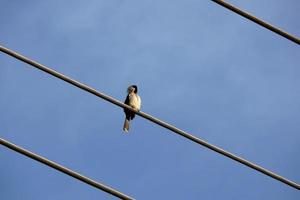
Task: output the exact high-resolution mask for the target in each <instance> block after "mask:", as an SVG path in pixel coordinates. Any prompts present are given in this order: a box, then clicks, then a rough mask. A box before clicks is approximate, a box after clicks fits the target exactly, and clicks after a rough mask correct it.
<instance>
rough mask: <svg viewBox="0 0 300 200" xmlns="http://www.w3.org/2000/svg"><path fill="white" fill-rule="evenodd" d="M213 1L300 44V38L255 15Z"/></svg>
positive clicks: (225, 3)
mask: <svg viewBox="0 0 300 200" xmlns="http://www.w3.org/2000/svg"><path fill="white" fill-rule="evenodd" d="M212 1H213V2H215V3H217V4H219V5H221V6H223V7H225V8H227V9H229V10H231V11H233V12H235V13H237V14H239V15H241V16H243V17H245V18H247V19H249V20H251V21H253V22H255V23H257V24H259V25H261V26H263V27H265V28H266V29H269V30H270V31H273V32H274V33H277V34H279V35H281V36H282V37H285V38H286V39H288V40H290V41H293V42H295V43H297V44H300V39H299V38H297V37H295V36H293V35H291V34H289V33H287V32H285V31H282V30H280V29H279V28H276V27H274V26H272V25H271V24H269V23H267V22H264V21H263V20H261V19H258V18H257V17H255V16H253V15H251V14H249V13H247V12H245V11H242V10H241V9H239V8H237V7H235V6H233V5H231V4H229V3H227V2H225V1H223V0H212Z"/></svg>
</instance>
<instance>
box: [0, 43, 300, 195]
mask: <svg viewBox="0 0 300 200" xmlns="http://www.w3.org/2000/svg"><path fill="white" fill-rule="evenodd" d="M0 51H2V52H3V53H6V54H7V55H10V56H12V57H14V58H16V59H18V60H21V61H23V62H25V63H28V64H29V65H31V66H33V67H35V68H38V69H40V70H42V71H44V72H46V73H48V74H51V75H53V76H55V77H57V78H59V79H61V80H63V81H66V82H68V83H70V84H72V85H74V86H76V87H78V88H80V89H83V90H85V91H87V92H89V93H91V94H94V95H96V96H98V97H100V98H102V99H104V100H106V101H109V102H110V103H113V104H115V105H117V106H119V107H122V108H126V109H128V110H130V111H132V112H134V113H136V114H137V115H139V116H141V117H143V118H145V119H148V120H149V121H152V122H153V123H155V124H158V125H160V126H162V127H164V128H166V129H169V130H170V131H172V132H174V133H177V134H179V135H181V136H183V137H185V138H187V139H189V140H191V141H193V142H195V143H197V144H200V145H202V146H205V147H207V148H209V149H211V150H213V151H215V152H217V153H219V154H222V155H224V156H226V157H228V158H231V159H232V160H235V161H237V162H239V163H241V164H243V165H246V166H248V167H250V168H252V169H254V170H256V171H259V172H261V173H263V174H265V175H267V176H269V177H272V178H273V179H276V180H278V181H281V182H282V183H285V184H287V185H289V186H291V187H294V188H296V189H298V190H300V185H299V184H297V183H295V182H293V181H291V180H288V179H287V178H284V177H282V176H279V175H278V174H276V173H274V172H272V171H270V170H267V169H265V168H263V167H261V166H259V165H256V164H254V163H252V162H250V161H248V160H246V159H243V158H241V157H238V156H236V155H234V154H233V153H230V152H228V151H225V150H223V149H221V148H220V147H217V146H215V145H212V144H210V143H208V142H206V141H204V140H202V139H200V138H197V137H196V136H193V135H192V134H190V133H187V132H185V131H183V130H181V129H179V128H177V127H175V126H172V125H170V124H168V123H166V122H164V121H162V120H160V119H157V118H155V117H152V116H151V115H149V114H147V113H144V112H141V111H136V110H134V109H132V108H131V107H130V106H128V105H126V104H124V103H122V102H121V101H118V100H116V99H114V98H112V97H110V96H108V95H106V94H103V93H101V92H98V91H97V90H95V89H93V88H91V87H89V86H87V85H85V84H83V83H80V82H78V81H76V80H74V79H71V78H69V77H67V76H65V75H63V74H61V73H59V72H57V71H54V70H53V69H50V68H48V67H46V66H44V65H42V64H39V63H37V62H35V61H33V60H30V59H29V58H26V57H25V56H22V55H20V54H18V53H16V52H14V51H12V50H10V49H8V48H5V47H3V46H1V45H0Z"/></svg>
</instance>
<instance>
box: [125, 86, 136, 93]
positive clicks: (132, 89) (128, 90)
mask: <svg viewBox="0 0 300 200" xmlns="http://www.w3.org/2000/svg"><path fill="white" fill-rule="evenodd" d="M127 92H128V94H129V93H131V92H134V93H137V92H138V88H137V86H136V85H131V86H129V87H128V89H127Z"/></svg>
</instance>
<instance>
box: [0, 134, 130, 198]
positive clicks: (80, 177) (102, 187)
mask: <svg viewBox="0 0 300 200" xmlns="http://www.w3.org/2000/svg"><path fill="white" fill-rule="evenodd" d="M0 144H2V145H3V146H5V147H7V148H9V149H11V150H13V151H16V152H18V153H20V154H23V155H25V156H27V157H29V158H32V159H34V160H36V161H38V162H41V163H43V164H45V165H47V166H49V167H51V168H54V169H56V170H58V171H60V172H62V173H65V174H67V175H69V176H72V177H73V178H76V179H78V180H80V181H82V182H84V183H87V184H89V185H91V186H93V187H95V188H97V189H100V190H103V191H105V192H107V193H110V194H111V195H113V196H115V197H118V198H120V199H125V200H132V199H133V198H132V197H129V196H127V195H125V194H123V193H121V192H119V191H117V190H115V189H112V188H110V187H108V186H106V185H104V184H102V183H98V182H96V181H94V180H92V179H90V178H88V177H86V176H83V175H81V174H79V173H77V172H75V171H72V170H70V169H68V168H66V167H64V166H62V165H59V164H57V163H55V162H53V161H51V160H48V159H46V158H44V157H42V156H39V155H37V154H35V153H32V152H30V151H28V150H26V149H24V148H22V147H19V146H17V145H15V144H13V143H11V142H8V141H7V140H4V139H2V138H0Z"/></svg>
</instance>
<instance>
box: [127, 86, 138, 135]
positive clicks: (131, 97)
mask: <svg viewBox="0 0 300 200" xmlns="http://www.w3.org/2000/svg"><path fill="white" fill-rule="evenodd" d="M137 93H138V88H137V86H136V85H131V86H129V87H128V88H127V96H126V99H125V102H124V103H125V104H126V105H128V106H130V107H132V108H133V109H135V110H136V111H140V109H141V103H142V101H141V98H140V96H139V95H138V94H137ZM124 112H125V116H126V117H125V122H124V126H123V131H125V132H126V133H128V131H129V124H130V120H133V118H134V117H135V113H134V112H132V111H130V110H128V109H126V108H124Z"/></svg>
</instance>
